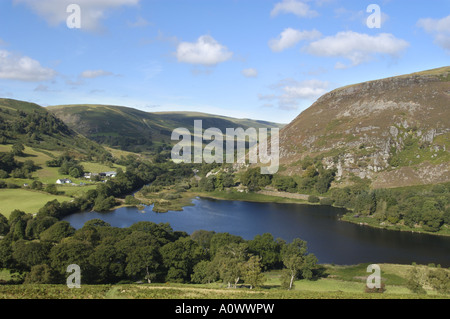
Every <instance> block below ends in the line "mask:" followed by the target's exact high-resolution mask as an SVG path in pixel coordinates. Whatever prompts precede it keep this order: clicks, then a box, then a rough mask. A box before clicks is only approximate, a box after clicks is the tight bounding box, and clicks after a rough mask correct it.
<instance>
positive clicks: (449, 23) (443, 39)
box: [417, 15, 450, 53]
mask: <svg viewBox="0 0 450 319" xmlns="http://www.w3.org/2000/svg"><path fill="white" fill-rule="evenodd" d="M417 25H418V26H419V27H421V28H423V29H424V30H425V31H426V32H427V33H429V34H431V35H433V36H434V40H435V42H436V44H437V45H439V46H440V47H442V48H443V49H445V50H447V51H448V52H449V53H450V15H449V16H447V17H445V18H442V19H430V18H428V19H420V20H419V21H418V22H417Z"/></svg>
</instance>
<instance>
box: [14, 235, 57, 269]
mask: <svg viewBox="0 0 450 319" xmlns="http://www.w3.org/2000/svg"><path fill="white" fill-rule="evenodd" d="M49 250H50V249H49V246H48V245H44V244H42V243H38V242H33V241H25V240H19V241H17V242H15V243H14V244H13V253H12V257H13V258H14V260H15V261H16V262H17V263H18V265H19V267H20V268H21V269H24V270H30V269H31V267H33V266H36V265H40V264H45V263H46V262H47V260H48V253H49Z"/></svg>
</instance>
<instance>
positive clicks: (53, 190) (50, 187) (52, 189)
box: [45, 184, 58, 195]
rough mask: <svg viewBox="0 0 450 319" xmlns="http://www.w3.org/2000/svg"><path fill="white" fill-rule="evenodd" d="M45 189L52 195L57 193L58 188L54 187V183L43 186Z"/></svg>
mask: <svg viewBox="0 0 450 319" xmlns="http://www.w3.org/2000/svg"><path fill="white" fill-rule="evenodd" d="M45 191H46V192H47V193H49V194H52V195H57V194H58V188H56V185H55V184H48V185H47V186H46V187H45Z"/></svg>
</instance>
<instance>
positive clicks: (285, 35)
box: [269, 28, 322, 52]
mask: <svg viewBox="0 0 450 319" xmlns="http://www.w3.org/2000/svg"><path fill="white" fill-rule="evenodd" d="M321 36H322V34H321V33H320V32H319V31H317V30H312V31H299V30H295V29H292V28H287V29H285V30H284V31H283V32H281V34H280V35H279V36H278V38H276V39H272V40H270V41H269V47H270V49H271V50H272V51H274V52H281V51H284V50H286V49H288V48H291V47H293V46H294V45H296V44H297V43H299V42H300V41H303V40H314V39H318V38H320V37H321Z"/></svg>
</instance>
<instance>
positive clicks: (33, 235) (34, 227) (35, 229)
mask: <svg viewBox="0 0 450 319" xmlns="http://www.w3.org/2000/svg"><path fill="white" fill-rule="evenodd" d="M57 222H58V219H57V218H55V217H51V216H37V217H35V218H33V219H30V220H29V221H28V223H27V227H26V228H25V236H26V237H27V238H29V239H38V238H39V236H40V234H41V233H42V232H43V231H45V230H47V229H49V228H50V227H51V226H53V225H54V224H56V223H57Z"/></svg>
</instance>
